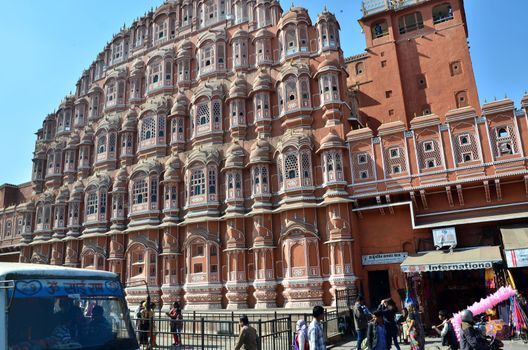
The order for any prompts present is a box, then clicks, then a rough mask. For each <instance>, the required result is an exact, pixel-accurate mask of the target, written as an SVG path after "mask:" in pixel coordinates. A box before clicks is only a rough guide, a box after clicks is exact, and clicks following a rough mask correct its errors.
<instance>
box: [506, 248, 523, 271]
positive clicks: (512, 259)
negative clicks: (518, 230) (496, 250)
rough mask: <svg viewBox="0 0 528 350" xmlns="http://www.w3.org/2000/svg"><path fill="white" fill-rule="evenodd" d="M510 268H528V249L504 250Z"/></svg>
mask: <svg viewBox="0 0 528 350" xmlns="http://www.w3.org/2000/svg"><path fill="white" fill-rule="evenodd" d="M504 254H505V255H506V263H507V264H508V267H525V266H528V249H512V250H504Z"/></svg>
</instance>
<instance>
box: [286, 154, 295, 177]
mask: <svg viewBox="0 0 528 350" xmlns="http://www.w3.org/2000/svg"><path fill="white" fill-rule="evenodd" d="M284 175H285V176H284V177H285V178H286V179H296V178H298V177H299V165H298V159H297V155H296V154H287V155H286V159H285V160H284Z"/></svg>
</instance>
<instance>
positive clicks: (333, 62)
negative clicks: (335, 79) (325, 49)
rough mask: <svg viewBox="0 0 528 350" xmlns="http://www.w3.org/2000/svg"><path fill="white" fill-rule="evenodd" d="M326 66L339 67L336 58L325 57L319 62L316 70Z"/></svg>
mask: <svg viewBox="0 0 528 350" xmlns="http://www.w3.org/2000/svg"><path fill="white" fill-rule="evenodd" d="M327 67H331V68H337V67H339V64H338V63H337V61H336V60H329V59H325V60H323V62H321V63H319V65H318V66H317V71H321V70H322V69H323V68H327Z"/></svg>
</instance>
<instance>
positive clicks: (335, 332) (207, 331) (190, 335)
mask: <svg viewBox="0 0 528 350" xmlns="http://www.w3.org/2000/svg"><path fill="white" fill-rule="evenodd" d="M356 296H357V295H356V293H355V290H352V289H344V290H339V291H336V303H335V308H327V309H325V314H324V318H323V329H324V333H325V338H326V339H327V341H328V342H331V340H332V339H333V338H335V337H338V336H343V335H352V336H355V331H354V324H353V317H351V316H352V315H351V313H350V309H351V308H352V306H353V305H354V303H355V301H356ZM247 311H249V310H244V311H232V312H230V313H226V312H225V311H224V312H212V311H192V312H188V311H183V319H182V320H179V322H181V326H180V327H178V329H177V330H176V331H175V328H174V324H173V328H172V329H171V322H174V321H171V320H170V319H169V318H167V317H165V316H163V315H162V314H161V310H158V313H157V315H156V316H155V317H154V318H152V319H150V320H141V319H133V321H134V322H135V324H136V333H137V338H138V340H139V342H140V343H142V346H143V348H144V349H148V348H150V349H170V348H171V347H172V344H173V343H174V342H175V339H174V335H176V334H177V335H178V337H179V342H180V343H181V344H182V345H181V347H180V348H179V349H232V348H234V347H235V346H236V343H237V341H238V335H239V331H240V326H239V318H240V316H242V315H245V316H247V317H248V319H249V323H250V325H251V326H252V327H253V328H255V330H256V331H257V335H258V343H259V350H283V349H284V350H290V349H293V339H294V335H295V328H296V323H297V321H298V320H300V319H303V320H305V322H306V324H307V325H309V324H310V322H311V321H312V319H313V318H312V314H311V312H295V311H294V310H292V311H293V312H288V313H287V314H281V313H277V312H274V313H270V312H268V313H258V314H257V313H254V312H247ZM285 311H286V310H285ZM141 322H149V327H148V328H144V327H140V324H141Z"/></svg>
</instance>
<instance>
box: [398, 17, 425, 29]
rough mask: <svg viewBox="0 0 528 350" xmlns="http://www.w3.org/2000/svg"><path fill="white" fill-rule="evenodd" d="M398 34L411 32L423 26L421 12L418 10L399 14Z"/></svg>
mask: <svg viewBox="0 0 528 350" xmlns="http://www.w3.org/2000/svg"><path fill="white" fill-rule="evenodd" d="M398 24H399V28H400V34H405V33H409V32H413V31H415V30H418V29H421V28H423V27H424V25H423V19H422V14H421V13H420V12H414V13H410V14H408V15H405V16H401V17H400V18H399V20H398Z"/></svg>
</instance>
